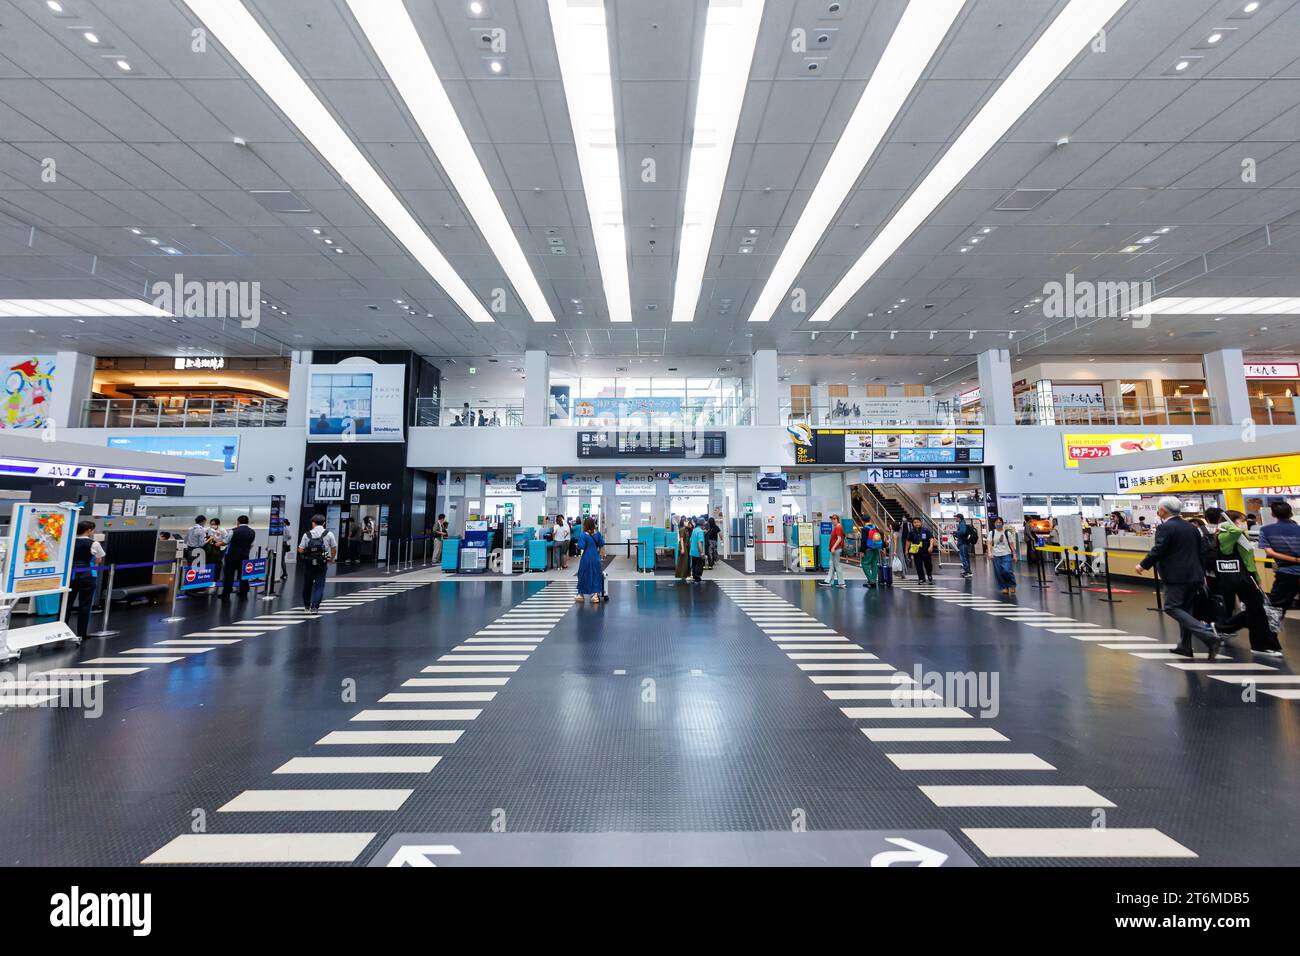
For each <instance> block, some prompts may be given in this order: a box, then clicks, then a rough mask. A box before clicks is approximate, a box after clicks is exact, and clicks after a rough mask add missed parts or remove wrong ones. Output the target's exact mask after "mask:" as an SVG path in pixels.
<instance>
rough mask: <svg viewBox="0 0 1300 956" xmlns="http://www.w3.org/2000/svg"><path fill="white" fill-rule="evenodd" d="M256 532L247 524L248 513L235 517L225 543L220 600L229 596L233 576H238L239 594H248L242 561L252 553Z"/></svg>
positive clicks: (243, 595)
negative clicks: (227, 541)
mask: <svg viewBox="0 0 1300 956" xmlns="http://www.w3.org/2000/svg"><path fill="white" fill-rule="evenodd" d="M256 538H257V534H256V533H255V532H254V531H253V529H252V528H250V527H249V526H248V515H240V516H239V517H238V518H236V519H235V530H234V531H232V532H230V543H229V544H228V545H226V559H225V560H226V565H225V570H224V571H223V572H222V577H221V600H223V601H225V600H227V599H228V598H229V597H230V591H231V588H233V587H234V585H235V577H236V576H238V577H239V596H240V597H247V596H248V582H247V581H245V580H244V562H245V561H247V560H248V558H249V555H251V554H252V553H253V541H254V540H255V539H256Z"/></svg>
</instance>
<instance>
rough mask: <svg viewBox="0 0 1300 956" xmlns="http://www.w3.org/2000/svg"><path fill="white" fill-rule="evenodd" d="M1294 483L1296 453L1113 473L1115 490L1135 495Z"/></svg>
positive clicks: (1298, 477) (1299, 473) (1298, 472)
mask: <svg viewBox="0 0 1300 956" xmlns="http://www.w3.org/2000/svg"><path fill="white" fill-rule="evenodd" d="M1295 484H1300V455H1282V456H1278V457H1273V458H1243V459H1241V460H1239V461H1219V462H1210V463H1209V464H1205V465H1188V466H1186V467H1184V468H1150V469H1146V470H1142V471H1121V472H1118V473H1117V474H1116V475H1115V490H1116V491H1118V492H1119V493H1120V494H1135V495H1154V494H1165V493H1170V494H1178V493H1179V492H1180V491H1223V490H1226V489H1233V490H1236V489H1241V488H1259V487H1263V486H1276V485H1295Z"/></svg>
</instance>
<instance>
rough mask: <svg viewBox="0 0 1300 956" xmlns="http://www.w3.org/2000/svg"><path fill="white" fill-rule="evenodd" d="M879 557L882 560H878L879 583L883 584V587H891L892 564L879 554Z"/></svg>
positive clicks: (892, 583)
mask: <svg viewBox="0 0 1300 956" xmlns="http://www.w3.org/2000/svg"><path fill="white" fill-rule="evenodd" d="M881 558H882V560H881V562H880V583H881V584H883V585H884V586H885V587H888V588H892V587H893V586H894V568H893V565H892V564H890V562H889V561H887V560H884V556H883V555H882V556H881Z"/></svg>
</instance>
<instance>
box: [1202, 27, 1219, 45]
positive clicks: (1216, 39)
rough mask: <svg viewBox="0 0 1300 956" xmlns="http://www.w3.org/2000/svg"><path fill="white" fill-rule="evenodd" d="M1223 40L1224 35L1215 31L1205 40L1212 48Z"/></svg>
mask: <svg viewBox="0 0 1300 956" xmlns="http://www.w3.org/2000/svg"><path fill="white" fill-rule="evenodd" d="M1222 39H1223V34H1222V33H1221V32H1219V31H1218V30H1215V31H1214V32H1213V33H1211V34H1210V35H1209V36H1208V37H1206V38H1205V42H1206V43H1208V44H1210V46H1213V45H1214V44H1216V43H1218V42H1219V41H1220V40H1222Z"/></svg>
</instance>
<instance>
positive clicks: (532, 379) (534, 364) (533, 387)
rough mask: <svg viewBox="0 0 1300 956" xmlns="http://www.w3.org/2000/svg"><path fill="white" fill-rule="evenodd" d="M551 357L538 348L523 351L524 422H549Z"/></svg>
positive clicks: (530, 423)
mask: <svg viewBox="0 0 1300 956" xmlns="http://www.w3.org/2000/svg"><path fill="white" fill-rule="evenodd" d="M550 393H551V357H550V356H549V355H547V354H546V353H545V352H544V351H542V350H540V349H529V350H528V351H526V352H524V424H525V425H547V424H549V423H550V417H551V416H550V414H549V405H550Z"/></svg>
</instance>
